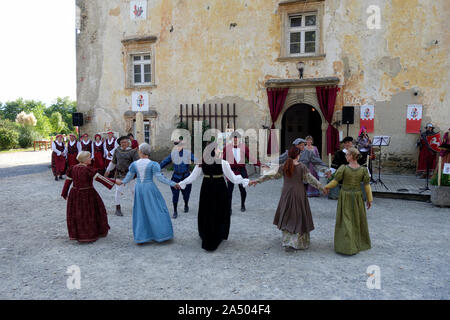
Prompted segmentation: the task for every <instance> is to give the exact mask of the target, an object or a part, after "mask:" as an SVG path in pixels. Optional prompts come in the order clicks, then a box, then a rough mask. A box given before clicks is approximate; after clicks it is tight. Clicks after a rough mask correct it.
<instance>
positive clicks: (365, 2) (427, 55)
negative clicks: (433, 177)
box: [76, 0, 450, 170]
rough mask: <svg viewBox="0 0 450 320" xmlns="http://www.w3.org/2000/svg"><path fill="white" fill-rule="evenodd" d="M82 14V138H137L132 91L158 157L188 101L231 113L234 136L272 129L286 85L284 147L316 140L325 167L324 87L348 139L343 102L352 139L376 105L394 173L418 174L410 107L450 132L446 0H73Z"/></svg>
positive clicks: (281, 123)
mask: <svg viewBox="0 0 450 320" xmlns="http://www.w3.org/2000/svg"><path fill="white" fill-rule="evenodd" d="M136 5H137V7H135V6H136ZM76 6H77V15H78V19H77V100H78V111H79V112H83V113H84V114H85V115H86V116H87V118H88V120H89V122H88V123H87V124H86V126H85V127H84V128H83V130H84V131H88V132H89V133H92V134H93V133H94V132H104V131H107V130H114V131H116V132H120V133H121V134H124V133H126V132H133V130H134V120H135V114H136V113H135V112H134V111H132V107H131V104H132V96H133V92H145V93H146V94H148V105H149V111H147V112H145V114H144V120H145V121H146V122H145V124H146V126H145V131H146V139H148V141H149V142H150V143H151V145H152V147H153V150H154V155H155V158H156V159H158V158H161V157H162V155H163V154H165V153H167V152H168V150H169V149H170V148H171V146H172V144H171V142H170V134H171V132H172V130H173V129H174V128H176V126H177V125H178V123H179V122H180V105H186V104H187V105H189V106H191V105H194V106H195V108H196V106H197V104H199V106H200V110H201V108H202V106H203V104H205V105H206V106H207V109H208V106H209V105H210V104H212V105H213V106H214V105H216V104H217V105H219V106H220V105H221V104H223V105H227V104H230V105H235V110H236V115H237V117H236V127H237V128H242V129H244V130H245V129H248V128H255V129H261V128H263V127H264V128H267V127H270V126H271V125H272V122H271V117H270V111H269V104H268V97H267V91H266V90H267V88H268V87H288V88H289V93H288V96H287V99H286V102H285V104H284V106H283V109H282V111H281V114H280V115H279V117H278V119H277V120H276V122H275V127H276V128H278V129H280V130H281V143H283V144H285V145H287V144H288V141H289V140H290V139H291V137H294V136H301V137H302V136H303V137H304V136H306V135H307V134H310V133H311V134H313V136H314V137H315V140H316V141H315V142H316V144H317V145H319V147H320V151H322V153H321V155H322V157H323V158H324V159H326V157H327V155H326V144H327V141H326V139H325V131H326V129H327V127H328V123H327V121H326V120H325V117H324V115H323V114H322V112H321V109H320V106H319V104H318V100H317V95H316V89H315V87H316V86H338V87H339V88H340V90H339V93H338V96H337V99H336V106H335V112H334V115H333V120H332V123H333V125H334V126H335V127H336V128H337V129H338V130H340V131H342V132H343V134H344V135H346V134H347V127H346V126H345V125H343V124H342V123H341V122H340V120H341V118H342V108H343V106H354V107H355V109H354V118H355V123H354V124H353V125H350V126H349V134H350V135H352V136H354V137H356V135H357V133H358V131H359V118H360V116H359V115H360V107H361V106H363V105H366V104H370V105H374V106H375V107H374V109H375V125H374V126H375V130H374V132H373V133H371V136H373V135H389V136H391V137H392V141H391V144H390V146H389V147H387V148H385V151H384V158H385V160H386V165H390V166H392V167H396V168H398V169H401V168H403V169H407V170H413V168H415V163H416V159H417V154H418V151H417V149H416V146H415V142H416V140H417V138H418V135H417V134H407V133H406V131H405V125H406V110H407V105H409V104H421V105H422V106H423V120H422V127H423V126H424V125H425V123H427V122H433V124H434V125H435V127H436V128H437V130H441V129H442V130H445V129H447V128H448V127H449V126H450V107H449V93H448V83H449V77H448V76H449V70H450V68H449V59H448V53H449V35H448V30H449V19H448V17H447V14H448V12H449V10H450V2H449V1H446V0H436V1H427V0H404V1H403V0H315V1H312V0H284V1H283V0H147V1H132V0H108V1H103V0H76ZM141 7H142V10H140V11H139V10H138V11H135V10H136V8H137V9H140V8H141ZM299 61H302V62H304V77H303V79H301V80H300V79H299V71H298V70H297V63H298V62H299ZM189 108H190V107H189ZM183 110H184V109H183ZM229 126H230V127H231V126H234V123H233V124H232V125H230V123H229Z"/></svg>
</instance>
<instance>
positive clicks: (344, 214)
mask: <svg viewBox="0 0 450 320" xmlns="http://www.w3.org/2000/svg"><path fill="white" fill-rule="evenodd" d="M370 248H371V242H370V236H369V227H368V224H367V215H366V208H365V206H364V201H363V195H362V192H361V189H360V188H358V187H346V186H345V185H343V186H342V188H341V191H340V193H339V199H338V206H337V213H336V227H335V231H334V250H335V251H336V252H338V253H342V254H347V255H352V254H356V253H358V252H359V251H363V250H368V249H370Z"/></svg>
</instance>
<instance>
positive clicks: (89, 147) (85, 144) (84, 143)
mask: <svg viewBox="0 0 450 320" xmlns="http://www.w3.org/2000/svg"><path fill="white" fill-rule="evenodd" d="M85 137H89V136H88V134H87V133H85V134H83V138H85ZM80 145H81V150H82V151H88V152H90V153H91V159H94V143H93V142H92V141H91V139H89V138H88V139H87V140H84V139H81V141H80Z"/></svg>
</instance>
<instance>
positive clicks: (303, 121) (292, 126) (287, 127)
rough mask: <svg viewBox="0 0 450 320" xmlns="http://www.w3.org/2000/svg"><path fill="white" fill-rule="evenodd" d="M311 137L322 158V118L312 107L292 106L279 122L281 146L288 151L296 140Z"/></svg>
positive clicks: (303, 105) (305, 105) (303, 104)
mask: <svg viewBox="0 0 450 320" xmlns="http://www.w3.org/2000/svg"><path fill="white" fill-rule="evenodd" d="M308 135H309V136H312V137H313V139H314V145H315V146H316V147H317V149H318V150H319V153H320V156H322V154H321V151H322V118H321V117H320V114H319V112H318V111H317V110H316V108H314V107H313V106H311V105H309V104H305V103H298V104H294V105H292V106H291V107H290V108H289V109H288V110H286V112H285V113H284V115H283V119H282V122H281V145H282V146H284V150H285V149H288V148H289V147H290V145H291V143H292V141H294V140H295V139H296V138H303V139H304V138H306V136H308ZM282 150H283V149H282Z"/></svg>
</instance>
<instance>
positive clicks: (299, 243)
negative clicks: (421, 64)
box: [281, 230, 310, 250]
mask: <svg viewBox="0 0 450 320" xmlns="http://www.w3.org/2000/svg"><path fill="white" fill-rule="evenodd" d="M309 241H310V238H309V232H305V233H304V234H302V235H300V233H290V232H289V231H286V230H284V231H282V240H281V244H282V245H283V247H287V248H289V247H290V248H294V249H296V250H305V249H308V248H309Z"/></svg>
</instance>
